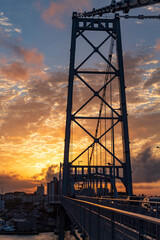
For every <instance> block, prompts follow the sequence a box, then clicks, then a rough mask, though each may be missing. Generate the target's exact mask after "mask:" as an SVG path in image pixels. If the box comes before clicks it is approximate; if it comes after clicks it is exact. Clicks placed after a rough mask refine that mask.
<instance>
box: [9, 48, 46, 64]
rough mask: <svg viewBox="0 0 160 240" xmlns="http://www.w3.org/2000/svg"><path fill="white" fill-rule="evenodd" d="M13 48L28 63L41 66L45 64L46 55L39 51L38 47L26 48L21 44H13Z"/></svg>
mask: <svg viewBox="0 0 160 240" xmlns="http://www.w3.org/2000/svg"><path fill="white" fill-rule="evenodd" d="M12 49H13V50H14V51H15V53H16V54H17V55H19V56H20V57H22V58H23V59H24V61H25V62H26V63H27V64H34V65H37V66H39V65H40V66H41V65H42V64H43V60H44V56H43V54H42V53H39V52H38V50H37V49H36V48H32V49H25V48H23V47H21V46H17V45H15V46H12Z"/></svg>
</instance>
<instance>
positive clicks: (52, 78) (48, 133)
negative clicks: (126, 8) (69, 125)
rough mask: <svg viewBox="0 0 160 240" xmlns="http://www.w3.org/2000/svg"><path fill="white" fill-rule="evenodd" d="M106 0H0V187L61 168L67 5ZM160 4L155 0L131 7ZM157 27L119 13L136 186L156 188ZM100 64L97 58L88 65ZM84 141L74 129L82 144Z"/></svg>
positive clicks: (159, 119)
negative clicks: (127, 18) (152, 2)
mask: <svg viewBox="0 0 160 240" xmlns="http://www.w3.org/2000/svg"><path fill="white" fill-rule="evenodd" d="M106 2H107V1H105V0H101V1H96V0H81V1H78V0H55V1H51V0H30V1H25V0H14V1H13V0H1V9H0V55H1V57H0V99H1V101H0V104H1V105H0V115H1V118H0V148H1V157H0V159H1V168H0V192H1V189H2V188H3V191H4V192H8V191H15V190H18V191H20V190H21V191H26V192H33V190H34V189H35V187H36V186H37V185H38V184H40V183H41V182H42V183H45V182H46V181H49V180H51V178H52V174H53V173H56V172H57V171H58V166H59V163H60V162H62V161H63V148H64V130H65V113H66V97H67V78H68V65H69V49H70V35H71V23H72V22H71V21H72V20H71V16H72V12H73V11H82V10H90V9H92V8H93V7H94V8H99V7H103V6H105V5H106ZM108 3H109V2H108ZM159 12H160V5H156V6H154V7H148V8H143V9H139V10H132V11H130V15H137V14H144V15H158V14H159ZM159 27H160V21H159V20H144V21H140V20H121V28H122V43H123V51H124V65H125V79H126V86H127V89H126V90H127V104H128V106H127V108H128V113H129V133H130V142H131V144H130V147H131V158H132V170H133V182H134V192H135V193H146V194H158V195H160V173H159V169H160V149H158V148H156V146H160V104H159V102H160V31H159ZM98 38H99V37H98V36H96V39H98ZM100 64H101V65H102V63H101V62H99V60H98V59H97V65H94V66H93V67H97V68H98V66H100ZM81 91H82V92H83V89H82V88H80V89H79V92H80V94H81V93H82V92H81ZM83 93H84V92H83ZM82 95H84V94H82ZM84 97H85V96H84ZM85 141H87V139H85ZM85 141H84V139H83V135H79V143H80V144H79V145H83V144H84V145H85V144H86V143H85ZM77 151H78V150H77Z"/></svg>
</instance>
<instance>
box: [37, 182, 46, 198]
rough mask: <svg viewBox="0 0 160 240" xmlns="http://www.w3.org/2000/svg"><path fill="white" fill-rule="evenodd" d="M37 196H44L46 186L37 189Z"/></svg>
mask: <svg viewBox="0 0 160 240" xmlns="http://www.w3.org/2000/svg"><path fill="white" fill-rule="evenodd" d="M36 194H38V195H41V196H43V195H44V186H43V185H42V184H41V186H38V187H37V191H36Z"/></svg>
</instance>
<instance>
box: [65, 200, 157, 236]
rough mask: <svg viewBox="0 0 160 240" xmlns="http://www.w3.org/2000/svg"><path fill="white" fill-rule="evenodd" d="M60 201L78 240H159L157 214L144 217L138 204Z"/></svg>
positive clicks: (103, 201)
mask: <svg viewBox="0 0 160 240" xmlns="http://www.w3.org/2000/svg"><path fill="white" fill-rule="evenodd" d="M61 201H62V204H63V207H64V208H65V211H66V212H67V214H68V216H69V217H70V219H71V220H72V222H73V223H74V225H75V226H76V227H77V228H78V229H79V232H81V236H82V239H91V240H151V239H152V240H160V218H158V215H157V214H156V217H155V216H154V217H153V216H147V215H145V214H147V213H146V211H145V212H143V211H142V210H143V209H145V208H140V207H139V206H140V204H139V206H138V207H137V208H136V207H135V206H134V204H133V203H134V202H133V201H127V204H126V207H124V205H125V204H124V202H125V200H122V199H118V200H117V201H116V200H115V199H112V200H111V199H104V198H89V197H78V198H71V197H62V200H61ZM120 202H121V203H120ZM111 206H112V207H111ZM132 206H133V208H132ZM122 208H123V210H122ZM157 210H158V208H157ZM133 211H134V212H133ZM138 211H139V212H141V213H138ZM155 212H157V211H155ZM150 214H151V212H150Z"/></svg>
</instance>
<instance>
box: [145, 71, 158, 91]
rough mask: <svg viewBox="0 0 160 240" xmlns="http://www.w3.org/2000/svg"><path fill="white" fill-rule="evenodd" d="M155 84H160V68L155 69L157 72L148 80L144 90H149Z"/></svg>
mask: <svg viewBox="0 0 160 240" xmlns="http://www.w3.org/2000/svg"><path fill="white" fill-rule="evenodd" d="M153 84H160V68H157V69H155V71H154V72H153V73H152V74H151V77H149V78H148V79H147V80H146V82H145V84H144V88H149V87H151V86H152V85H153Z"/></svg>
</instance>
